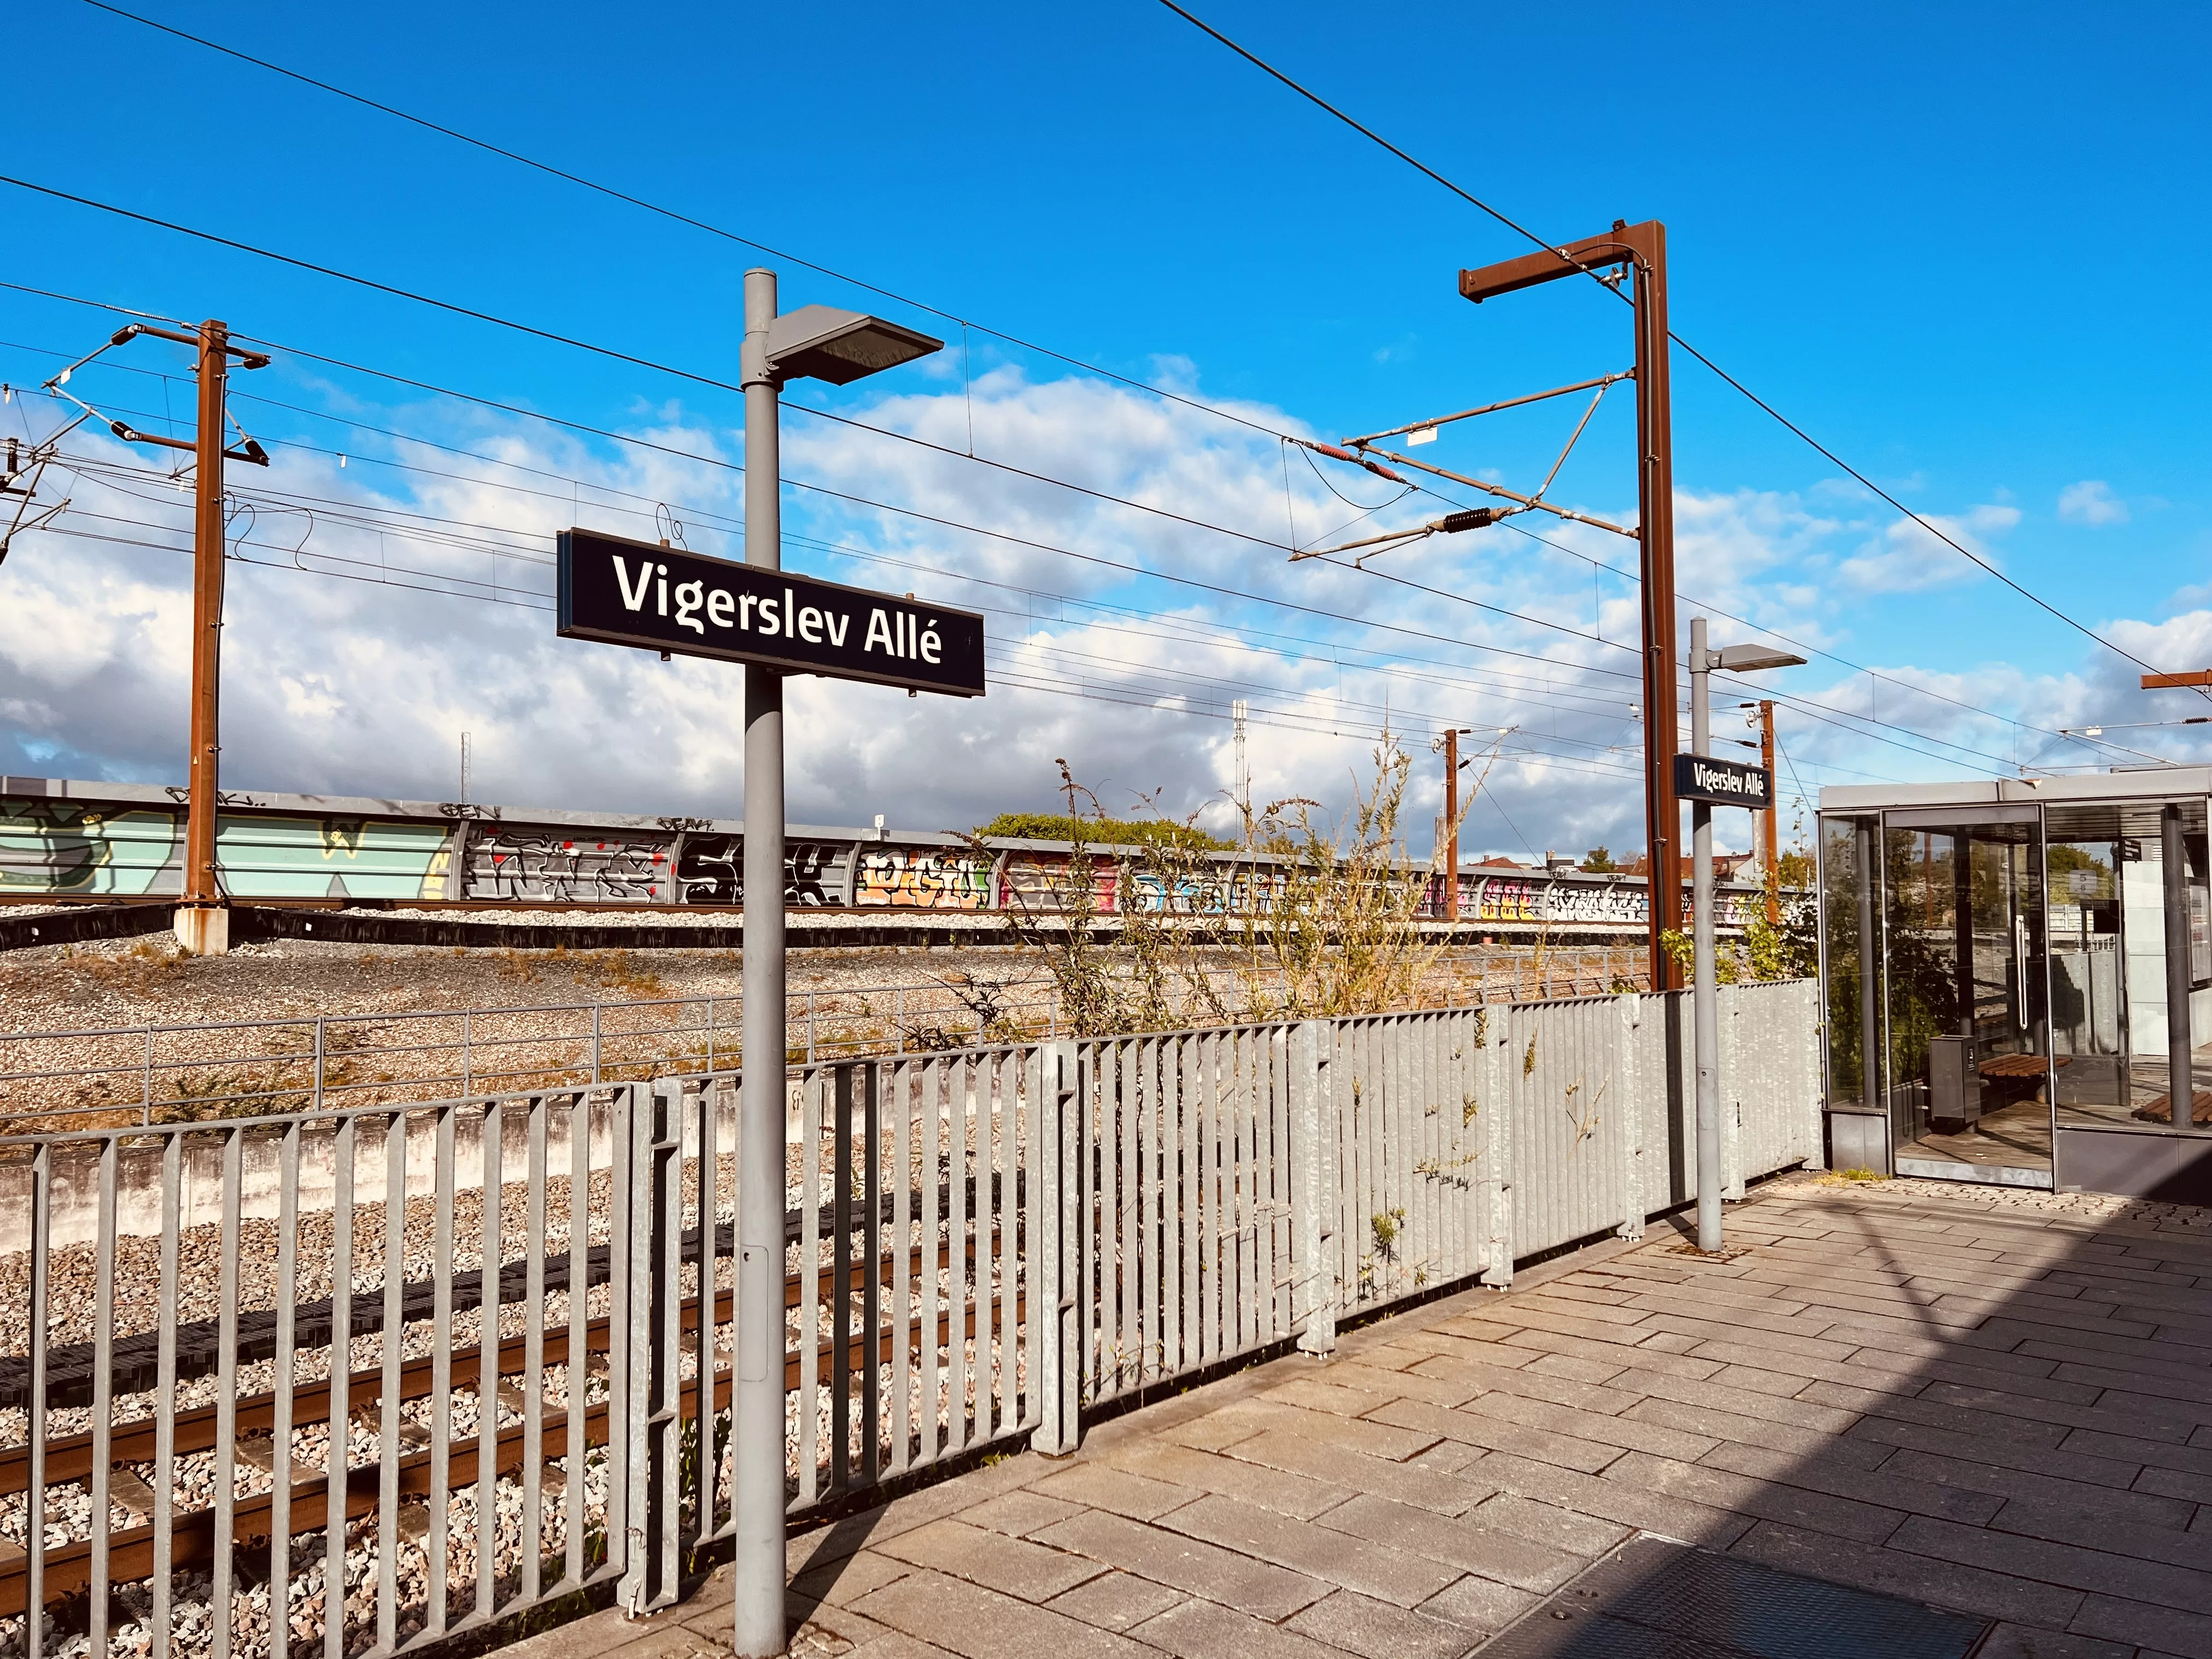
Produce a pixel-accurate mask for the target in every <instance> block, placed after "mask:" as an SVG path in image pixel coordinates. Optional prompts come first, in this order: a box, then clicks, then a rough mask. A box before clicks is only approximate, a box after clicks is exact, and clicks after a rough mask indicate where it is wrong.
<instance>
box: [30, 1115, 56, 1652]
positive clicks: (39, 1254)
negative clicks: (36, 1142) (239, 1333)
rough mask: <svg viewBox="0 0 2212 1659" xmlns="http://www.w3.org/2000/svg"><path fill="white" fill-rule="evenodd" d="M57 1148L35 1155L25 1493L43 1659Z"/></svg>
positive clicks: (35, 1638) (35, 1626)
mask: <svg viewBox="0 0 2212 1659" xmlns="http://www.w3.org/2000/svg"><path fill="white" fill-rule="evenodd" d="M52 1185H53V1149H52V1147H51V1146H45V1145H43V1144H42V1145H41V1146H39V1147H38V1149H37V1150H36V1151H34V1152H33V1153H32V1154H31V1260H30V1264H29V1265H30V1269H31V1306H30V1309H29V1312H30V1330H29V1332H28V1335H29V1338H30V1340H29V1341H28V1342H27V1343H26V1344H25V1345H24V1346H25V1347H26V1348H27V1351H28V1354H29V1358H30V1362H31V1389H30V1394H31V1400H30V1407H31V1410H30V1418H29V1420H28V1422H27V1424H26V1425H25V1426H26V1429H27V1432H28V1438H29V1440H30V1465H31V1467H30V1490H29V1491H28V1492H26V1493H25V1494H24V1498H25V1503H24V1508H23V1548H24V1553H25V1556H26V1557H27V1559H26V1560H25V1561H24V1563H23V1595H24V1601H23V1607H24V1610H25V1612H26V1613H27V1615H28V1616H27V1618H26V1619H25V1620H24V1626H25V1630H24V1636H25V1638H26V1640H25V1651H26V1653H27V1655H28V1656H29V1659H41V1656H42V1655H43V1654H44V1653H45V1651H46V1619H45V1616H44V1614H45V1608H46V1325H47V1310H46V1296H47V1290H46V1233H47V1229H48V1225H49V1224H50V1222H51V1220H52Z"/></svg>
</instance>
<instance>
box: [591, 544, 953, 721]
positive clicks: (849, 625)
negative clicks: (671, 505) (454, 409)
mask: <svg viewBox="0 0 2212 1659" xmlns="http://www.w3.org/2000/svg"><path fill="white" fill-rule="evenodd" d="M559 567H560V573H559V574H560V607H559V624H558V629H557V631H558V633H559V634H560V635H561V637H562V638H563V639H569V640H599V641H604V642H605V643H606V644H609V645H629V646H636V647H639V648H641V649H642V650H647V651H667V652H671V653H675V654H677V655H680V656H686V657H714V658H719V659H721V660H723V661H725V662H749V663H758V664H760V665H762V666H763V667H768V668H781V669H785V670H787V671H791V672H793V673H800V674H821V675H825V676H827V677H828V678H831V679H841V680H869V681H872V682H874V683H875V684H878V685H901V686H905V687H907V688H908V689H909V690H920V691H941V692H944V693H945V694H946V695H947V696H955V697H980V696H982V695H983V618H982V617H980V616H978V615H977V614H976V613H975V611H955V610H952V609H951V608H950V607H949V606H945V605H927V604H924V603H922V602H921V601H919V600H916V599H908V598H904V597H902V596H899V595H895V594H890V593H872V592H869V591H868V590H867V589H866V588H860V587H847V586H844V585H843V584H842V583H839V582H825V581H817V580H813V579H812V578H811V577H806V576H799V575H794V574H792V573H790V572H789V571H784V570H763V569H762V568H759V567H757V566H755V565H749V564H738V563H736V562H732V561H731V560H728V559H715V558H709V557H708V556H705V555H703V554H699V553H689V552H686V551H684V550H683V549H681V548H671V547H658V546H655V545H653V544H652V543H650V542H634V541H630V540H628V539H626V538H623V537H620V536H606V535H602V534H600V533H599V532H598V531H595V530H564V531H562V532H561V537H560V557H559Z"/></svg>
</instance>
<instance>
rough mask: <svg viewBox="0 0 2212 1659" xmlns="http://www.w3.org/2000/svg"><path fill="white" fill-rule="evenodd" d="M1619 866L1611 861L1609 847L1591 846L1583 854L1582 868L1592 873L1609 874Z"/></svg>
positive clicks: (1610, 849) (1611, 854)
mask: <svg viewBox="0 0 2212 1659" xmlns="http://www.w3.org/2000/svg"><path fill="white" fill-rule="evenodd" d="M1619 868H1620V866H1619V865H1617V864H1615V863H1614V862H1613V849H1612V848H1609V847H1593V848H1590V849H1589V852H1587V853H1585V854H1583V869H1585V870H1588V871H1589V872H1591V873H1592V874H1594V875H1600V876H1604V875H1610V874H1612V873H1613V872H1614V871H1615V870H1617V869H1619Z"/></svg>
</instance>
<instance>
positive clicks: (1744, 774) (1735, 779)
mask: <svg viewBox="0 0 2212 1659" xmlns="http://www.w3.org/2000/svg"><path fill="white" fill-rule="evenodd" d="M1674 793H1675V794H1676V795H1677V796H1679V797H1680V799H1683V800H1702V801H1711V803H1712V804H1713V805H1716V806H1747V807H1749V808H1751V809H1752V810H1753V811H1755V812H1763V811H1765V810H1766V809H1767V808H1768V807H1770V806H1771V805H1774V774H1772V773H1771V772H1770V771H1768V770H1767V769H1765V767H1763V766H1747V765H1745V764H1744V763H1742V762H1741V761H1727V760H1714V759H1712V758H1711V757H1709V756H1705V755H1677V756H1675V757H1674Z"/></svg>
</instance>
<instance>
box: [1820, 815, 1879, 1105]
mask: <svg viewBox="0 0 2212 1659" xmlns="http://www.w3.org/2000/svg"><path fill="white" fill-rule="evenodd" d="M1877 831H1878V821H1877V820H1876V819H1874V818H1871V817H1863V818H1846V817H1823V818H1822V819H1821V820H1820V933H1821V948H1822V950H1823V951H1824V952H1825V953H1826V954H1825V956H1824V957H1823V961H1824V962H1825V963H1826V992H1827V1018H1826V1022H1825V1023H1826V1028H1827V1042H1828V1103H1829V1104H1830V1105H1831V1106H1864V1107H1867V1108H1869V1109H1872V1110H1875V1111H1880V1110H1881V1091H1880V1089H1879V1088H1878V1087H1875V1086H1872V1085H1870V1084H1869V1079H1868V1078H1867V1074H1866V1067H1865V1066H1864V1064H1863V1049H1862V1047H1861V1042H1860V1033H1861V1032H1862V1031H1863V1030H1864V1029H1865V1026H1866V1024H1867V1014H1868V1012H1869V1010H1870V1009H1871V1008H1872V1006H1874V998H1873V996H1872V987H1871V986H1870V985H1869V982H1868V981H1867V979H1866V976H1865V974H1864V972H1863V967H1864V963H1863V956H1862V952H1861V950H1860V940H1861V939H1862V938H1863V935H1864V933H1866V931H1867V923H1868V922H1869V921H1871V920H1872V918H1873V915H1874V903H1873V897H1872V895H1871V894H1869V891H1868V890H1867V884H1866V882H1865V879H1864V877H1865V874H1866V871H1867V867H1868V866H1869V863H1870V862H1871V860H1869V857H1868V856H1867V854H1868V851H1869V848H1871V847H1872V845H1873V841H1874V837H1875V835H1876V833H1877Z"/></svg>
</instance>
